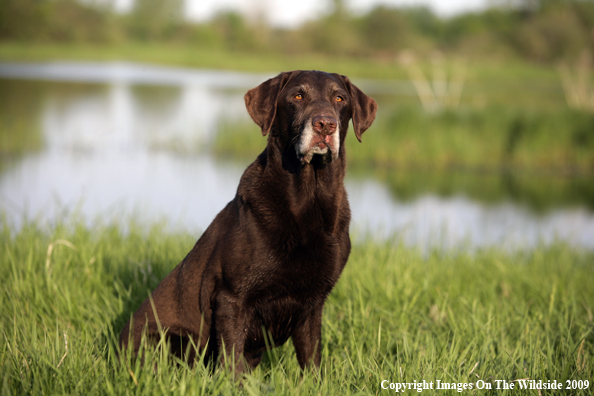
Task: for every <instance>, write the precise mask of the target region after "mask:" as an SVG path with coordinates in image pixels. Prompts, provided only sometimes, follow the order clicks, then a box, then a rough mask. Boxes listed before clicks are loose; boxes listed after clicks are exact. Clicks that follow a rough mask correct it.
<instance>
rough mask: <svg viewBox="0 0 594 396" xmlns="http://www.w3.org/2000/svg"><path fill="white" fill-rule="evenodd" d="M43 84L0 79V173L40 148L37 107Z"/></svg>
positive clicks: (39, 112) (38, 109)
mask: <svg viewBox="0 0 594 396" xmlns="http://www.w3.org/2000/svg"><path fill="white" fill-rule="evenodd" d="M44 92H45V84H43V83H39V82H29V81H14V80H3V79H0V171H2V170H3V168H5V167H6V166H7V165H8V164H9V163H10V162H11V161H12V160H14V159H15V158H18V157H20V156H22V155H23V154H25V153H29V152H33V151H37V150H39V149H41V147H42V146H43V138H42V135H41V125H40V124H41V121H40V118H41V117H40V116H41V105H42V102H43V99H44Z"/></svg>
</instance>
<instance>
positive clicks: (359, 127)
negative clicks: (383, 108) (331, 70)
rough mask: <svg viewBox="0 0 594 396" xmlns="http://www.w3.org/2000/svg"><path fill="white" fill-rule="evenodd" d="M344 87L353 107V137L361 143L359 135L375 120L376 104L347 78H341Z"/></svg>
mask: <svg viewBox="0 0 594 396" xmlns="http://www.w3.org/2000/svg"><path fill="white" fill-rule="evenodd" d="M341 77H342V79H343V81H344V84H345V85H346V87H347V89H348V91H349V94H350V95H351V101H352V106H353V114H352V118H353V128H354V129H355V136H357V140H359V141H361V135H363V132H365V131H366V130H367V129H369V127H370V126H371V124H372V123H373V120H375V113H376V111H377V103H376V102H375V100H374V99H373V98H372V97H369V96H367V95H365V94H364V93H363V91H361V90H360V89H359V88H357V86H355V85H354V84H353V83H351V81H350V80H349V78H348V77H346V76H341Z"/></svg>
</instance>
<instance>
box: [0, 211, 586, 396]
mask: <svg viewBox="0 0 594 396" xmlns="http://www.w3.org/2000/svg"><path fill="white" fill-rule="evenodd" d="M43 224H44V223H41V222H37V223H29V224H27V225H25V226H24V227H23V228H22V229H21V230H20V231H18V232H17V231H14V230H12V229H11V228H10V227H9V226H8V225H7V224H6V222H3V224H2V227H1V228H0V230H1V231H0V233H1V237H0V241H1V242H0V262H1V263H2V264H1V265H0V281H1V283H2V285H3V287H2V290H1V291H0V329H1V331H2V334H1V335H0V336H1V337H2V342H0V394H2V395H21V394H48V395H49V394H85V395H91V394H134V395H136V394H150V395H159V394H164V395H165V394H167V395H169V394H172V395H173V394H175V395H183V394H250V395H251V394H291V395H293V394H323V395H326V394H378V393H382V392H391V391H384V390H382V389H381V387H380V384H381V381H383V380H389V381H390V382H404V381H406V382H413V381H417V382H418V381H422V380H425V381H427V382H430V381H432V382H434V383H435V382H436V381H437V380H441V381H442V382H448V383H452V382H453V383H471V382H475V381H477V380H479V379H481V380H484V381H485V382H487V383H493V384H495V380H503V379H505V380H508V381H509V380H514V379H523V378H531V379H535V380H543V381H546V380H553V379H556V380H557V381H563V383H565V382H564V381H565V380H567V379H569V380H589V381H590V382H592V380H593V378H594V332H593V326H594V322H593V310H594V283H593V282H592V279H593V275H594V267H593V265H594V255H593V254H592V253H591V252H580V251H575V250H572V249H570V248H569V247H568V246H565V245H553V246H550V247H540V248H537V249H534V250H531V251H526V252H518V253H509V252H508V253H506V252H504V251H502V250H500V249H484V250H479V251H476V252H473V253H464V252H437V251H436V252H433V253H429V254H426V255H422V254H420V253H419V252H418V251H416V250H415V249H412V248H408V247H404V246H402V245H401V244H399V243H377V242H364V243H361V244H358V245H355V246H354V247H353V251H352V254H351V257H350V259H349V263H348V265H347V267H346V269H345V271H344V273H343V276H342V277H341V279H340V281H339V283H338V284H337V286H336V288H335V289H334V291H333V292H332V294H331V296H330V298H329V300H328V302H327V304H326V309H325V314H324V324H323V341H322V342H323V345H322V346H323V348H322V349H323V358H322V366H321V378H319V379H316V378H315V376H314V375H312V374H311V373H306V374H304V375H302V374H301V373H300V372H299V366H298V364H297V359H296V357H295V354H294V350H293V347H292V345H290V343H288V345H285V346H283V347H281V348H277V349H274V350H273V351H272V352H271V353H269V354H268V356H267V357H266V358H265V359H264V361H263V363H262V364H261V365H260V366H259V367H258V368H257V369H256V370H255V371H253V372H252V373H250V374H248V375H247V376H246V378H245V379H244V381H243V385H242V386H239V385H238V384H236V383H234V381H233V380H232V379H231V376H230V375H229V374H228V373H227V372H226V371H224V370H222V369H220V368H218V369H216V370H214V372H211V371H209V369H207V368H205V367H204V366H203V365H202V364H197V365H196V366H195V367H194V368H192V369H190V368H188V367H187V366H186V365H185V364H183V363H180V364H174V362H171V361H169V359H168V357H167V356H166V355H165V356H164V355H161V354H160V353H159V352H158V351H155V352H154V353H153V354H152V355H149V357H148V358H147V359H149V360H148V362H149V364H145V365H144V366H142V367H141V366H139V365H130V364H127V365H124V366H123V365H121V364H120V363H119V361H118V359H117V358H116V354H115V344H116V339H117V334H118V332H119V331H120V329H121V327H122V326H123V325H124V323H125V322H126V321H127V319H128V317H129V316H130V314H131V313H132V312H133V310H134V309H136V307H137V306H138V305H139V304H140V302H141V301H142V300H143V299H144V298H145V297H146V295H147V291H148V290H150V289H152V288H154V287H155V285H156V284H157V283H158V282H159V280H160V279H161V278H162V277H163V276H165V275H166V274H167V273H168V272H169V271H170V270H171V269H172V268H173V267H174V266H175V265H176V264H177V263H178V262H179V261H180V260H181V259H182V258H183V257H184V255H185V254H186V252H187V251H189V250H190V249H191V247H192V245H193V243H194V240H195V236H194V235H189V234H187V233H166V232H164V231H162V227H160V226H158V225H157V226H153V227H147V226H141V225H139V224H135V223H134V222H132V223H131V224H128V225H126V227H123V226H115V225H109V224H107V225H105V224H103V225H101V224H95V225H93V226H87V225H84V224H83V223H81V222H77V221H68V222H67V223H64V224H57V225H52V226H45V225H43ZM153 363H158V364H157V369H156V371H154V365H153ZM592 386H594V384H590V387H589V389H588V390H582V391H579V390H578V391H574V392H572V394H577V395H580V394H582V395H586V394H591V389H592ZM466 392H470V391H466ZM500 392H501V393H500ZM513 392H515V391H513ZM513 392H504V391H497V392H496V393H497V394H502V395H504V394H511V393H513ZM457 393H458V392H457V391H455V390H449V391H439V393H438V394H444V395H448V394H457ZM479 393H480V392H479ZM493 393H495V392H493ZM559 393H563V392H559ZM472 394H474V392H472ZM489 394H490V393H489ZM523 394H524V393H523ZM529 394H533V395H537V394H538V393H537V391H532V392H531V393H529Z"/></svg>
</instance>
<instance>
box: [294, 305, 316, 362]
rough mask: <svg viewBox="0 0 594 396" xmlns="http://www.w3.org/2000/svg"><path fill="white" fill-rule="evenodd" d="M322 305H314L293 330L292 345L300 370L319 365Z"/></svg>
mask: <svg viewBox="0 0 594 396" xmlns="http://www.w3.org/2000/svg"><path fill="white" fill-rule="evenodd" d="M323 308H324V306H323V305H320V306H319V307H316V308H315V309H314V310H313V311H312V312H311V314H310V315H309V316H308V317H307V319H306V320H305V321H304V322H303V324H302V325H301V326H299V327H297V328H296V329H295V331H294V332H293V335H292V338H293V345H294V346H295V353H296V354H297V361H298V362H299V366H301V369H302V370H305V368H306V367H308V366H309V367H311V365H312V364H314V365H315V367H316V368H319V367H320V362H321V360H322V310H323Z"/></svg>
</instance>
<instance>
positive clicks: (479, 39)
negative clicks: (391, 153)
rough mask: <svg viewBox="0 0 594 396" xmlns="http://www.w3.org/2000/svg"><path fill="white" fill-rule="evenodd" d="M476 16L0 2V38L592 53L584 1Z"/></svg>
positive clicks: (339, 50) (327, 50) (506, 0)
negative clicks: (301, 14)
mask: <svg viewBox="0 0 594 396" xmlns="http://www.w3.org/2000/svg"><path fill="white" fill-rule="evenodd" d="M500 1H501V2H500V3H498V6H496V7H492V8H490V9H487V10H485V11H482V12H475V13H466V14H462V15H458V16H455V17H452V18H440V17H438V16H436V15H435V14H434V13H433V12H432V11H430V10H429V9H428V8H424V7H409V8H393V7H387V6H377V7H375V8H373V9H371V10H370V11H369V12H367V13H365V14H363V15H355V14H352V13H351V12H349V11H348V9H346V7H345V6H344V3H343V1H341V0H333V1H332V11H331V12H329V13H327V14H325V15H322V16H320V17H319V18H318V19H316V20H313V21H311V22H307V23H304V24H302V25H301V26H299V27H297V28H293V29H282V28H276V27H271V26H270V25H268V24H266V22H265V20H264V19H263V18H259V19H258V18H255V19H253V18H252V19H248V18H246V17H245V16H243V15H241V14H240V13H238V12H234V11H227V12H221V13H219V14H217V15H215V16H214V17H213V18H211V20H209V21H207V22H202V23H196V22H190V21H188V20H186V19H184V15H183V2H184V0H135V2H134V6H133V8H132V10H131V11H130V12H129V13H127V14H124V15H122V14H118V13H116V12H115V11H114V9H113V6H112V5H111V4H110V2H109V0H104V1H97V0H95V1H93V0H0V41H4V42H6V41H12V42H15V41H16V42H59V43H81V42H83V43H84V42H88V43H117V42H124V41H147V42H148V41H157V42H179V43H184V44H188V45H195V46H203V47H222V48H226V49H229V50H239V51H242V50H246V51H271V52H272V51H274V52H279V51H280V52H284V53H288V54H299V53H312V52H313V53H324V54H335V55H343V56H357V57H359V56H371V57H379V58H381V57H386V59H393V58H394V57H395V56H398V54H400V53H402V52H403V51H405V50H413V51H415V52H416V53H420V54H423V53H430V52H432V51H434V50H440V51H443V52H446V53H456V54H461V55H464V56H468V57H471V58H472V57H479V56H480V57H483V56H519V57H521V58H525V59H528V60H532V61H538V62H554V61H558V60H560V59H568V58H574V57H577V56H578V55H579V54H580V53H581V52H582V51H584V50H590V51H592V50H593V49H594V1H592V0H515V1H514V0H500Z"/></svg>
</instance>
